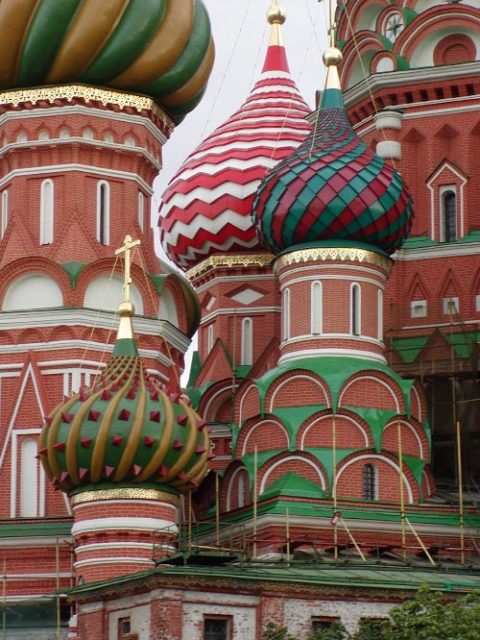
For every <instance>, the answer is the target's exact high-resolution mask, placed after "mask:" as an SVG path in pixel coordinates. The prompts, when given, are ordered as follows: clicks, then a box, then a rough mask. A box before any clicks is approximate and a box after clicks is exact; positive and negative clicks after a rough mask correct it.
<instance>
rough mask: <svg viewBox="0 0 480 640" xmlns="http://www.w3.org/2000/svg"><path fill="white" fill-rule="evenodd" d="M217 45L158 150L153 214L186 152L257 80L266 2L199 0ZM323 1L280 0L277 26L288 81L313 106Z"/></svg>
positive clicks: (320, 70)
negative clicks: (195, 96)
mask: <svg viewBox="0 0 480 640" xmlns="http://www.w3.org/2000/svg"><path fill="white" fill-rule="evenodd" d="M204 2H205V4H206V5H207V9H208V11H209V14H210V18H211V21H212V30H213V37H214V40H215V45H216V60H215V66H214V69H213V72H212V76H211V78H210V82H209V85H208V89H207V92H206V94H205V96H204V98H203V100H202V102H201V103H200V105H199V106H198V107H197V108H196V109H195V111H194V112H193V113H192V114H190V115H189V116H188V117H187V118H186V119H185V120H184V121H183V122H182V123H181V124H180V125H179V127H178V128H177V130H176V131H175V132H174V133H173V135H172V137H171V138H170V140H169V142H168V143H167V144H166V145H165V146H164V149H163V162H164V166H163V170H162V171H161V173H160V175H159V177H158V178H157V180H156V182H155V196H154V203H153V212H154V214H155V212H156V211H157V210H158V205H159V201H160V197H161V194H162V192H163V191H164V189H165V187H166V186H167V184H168V182H169V181H170V179H171V177H172V176H173V174H174V173H175V171H176V170H177V169H178V167H179V166H180V165H181V164H182V162H183V161H184V160H185V158H186V157H187V156H188V154H189V153H190V152H191V151H192V150H193V149H194V148H195V147H196V146H197V145H198V144H199V143H200V142H201V141H202V140H203V139H204V138H205V137H206V136H208V134H209V133H211V132H212V131H213V129H215V128H216V127H217V126H218V125H219V124H221V123H222V122H224V121H225V120H226V119H227V118H228V117H229V116H230V115H231V114H232V113H233V112H234V111H235V110H236V109H237V108H238V107H239V106H240V105H241V104H242V103H243V102H244V101H245V98H246V97H247V95H248V93H249V91H250V90H251V88H252V86H253V84H254V83H255V81H256V80H257V78H258V76H259V74H260V72H261V68H262V66H263V62H264V59H265V52H266V48H267V46H268V40H269V37H270V25H269V24H268V23H267V20H266V14H267V10H268V8H269V7H270V5H271V0H204ZM327 2H328V0H323V1H322V2H321V3H318V2H317V0H280V4H281V6H282V7H283V8H284V9H285V10H286V12H287V21H286V23H285V25H284V26H283V28H282V31H283V36H284V44H285V47H286V49H287V56H288V60H289V63H290V70H291V72H292V75H293V78H294V79H295V81H296V82H297V85H298V87H299V89H300V92H301V93H302V95H303V97H304V98H305V100H306V101H307V103H308V104H309V105H310V106H311V107H312V108H313V106H314V104H315V92H316V90H317V89H319V88H322V85H323V79H324V67H323V63H322V53H323V51H324V49H325V47H326V44H327V33H326V32H327V27H326V25H327V13H328V6H327Z"/></svg>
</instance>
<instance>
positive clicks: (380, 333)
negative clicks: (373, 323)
mask: <svg viewBox="0 0 480 640" xmlns="http://www.w3.org/2000/svg"><path fill="white" fill-rule="evenodd" d="M377 338H378V339H379V340H383V291H382V290H381V289H379V290H378V294H377Z"/></svg>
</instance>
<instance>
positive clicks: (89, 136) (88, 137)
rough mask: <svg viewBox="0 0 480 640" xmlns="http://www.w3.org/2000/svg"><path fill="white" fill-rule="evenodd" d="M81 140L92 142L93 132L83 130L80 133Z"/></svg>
mask: <svg viewBox="0 0 480 640" xmlns="http://www.w3.org/2000/svg"><path fill="white" fill-rule="evenodd" d="M82 138H83V139H84V140H93V131H92V130H91V129H84V130H83V131H82Z"/></svg>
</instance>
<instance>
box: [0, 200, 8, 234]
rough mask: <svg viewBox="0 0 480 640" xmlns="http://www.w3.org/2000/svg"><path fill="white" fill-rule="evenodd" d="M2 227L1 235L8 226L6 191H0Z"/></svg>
mask: <svg viewBox="0 0 480 640" xmlns="http://www.w3.org/2000/svg"><path fill="white" fill-rule="evenodd" d="M1 226H2V228H1V237H2V238H3V236H4V235H5V232H6V230H7V227H8V191H7V190H6V189H5V191H4V192H3V193H2V225H1Z"/></svg>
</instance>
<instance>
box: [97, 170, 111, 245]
mask: <svg viewBox="0 0 480 640" xmlns="http://www.w3.org/2000/svg"><path fill="white" fill-rule="evenodd" d="M97 240H98V242H100V244H105V245H108V244H110V185H109V184H108V182H105V181H104V180H101V181H100V182H99V183H98V185H97Z"/></svg>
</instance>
